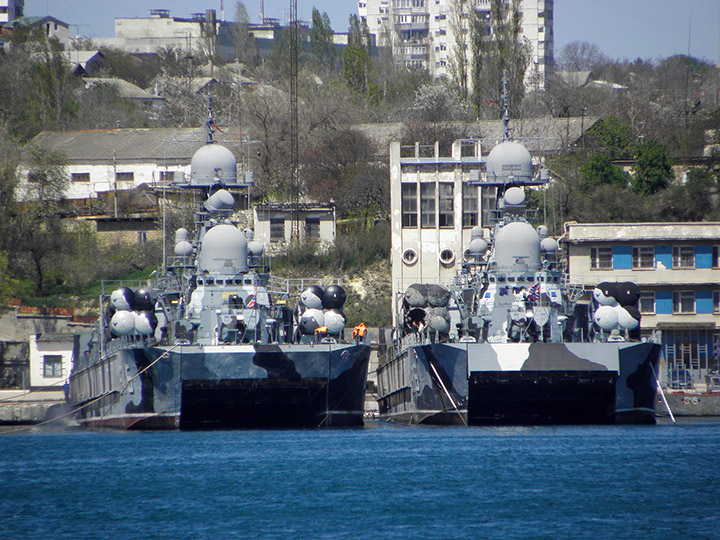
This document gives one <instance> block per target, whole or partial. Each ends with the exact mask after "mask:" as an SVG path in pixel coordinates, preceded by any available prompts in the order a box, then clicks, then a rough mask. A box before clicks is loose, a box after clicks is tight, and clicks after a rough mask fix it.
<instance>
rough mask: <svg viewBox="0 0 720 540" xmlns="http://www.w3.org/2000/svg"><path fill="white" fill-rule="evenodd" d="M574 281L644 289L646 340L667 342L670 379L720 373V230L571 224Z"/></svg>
mask: <svg viewBox="0 0 720 540" xmlns="http://www.w3.org/2000/svg"><path fill="white" fill-rule="evenodd" d="M563 244H564V247H565V249H566V256H567V263H568V272H569V274H570V280H571V281H573V282H577V283H582V284H584V285H585V286H586V287H587V288H592V287H593V286H594V285H596V284H599V283H602V282H603V281H608V282H624V281H631V282H634V283H637V284H638V285H639V287H640V294H641V296H640V312H641V315H642V322H641V326H642V329H643V334H644V335H645V336H649V335H650V334H652V333H655V334H656V336H659V337H661V338H662V344H663V360H664V362H665V370H666V371H665V375H667V374H668V373H670V372H671V371H677V370H685V369H687V370H689V371H690V372H691V374H692V376H693V380H694V381H695V382H696V383H702V381H704V377H705V375H707V374H708V372H709V371H712V370H717V369H718V368H720V223H705V222H702V223H568V224H566V227H565V236H564V239H563Z"/></svg>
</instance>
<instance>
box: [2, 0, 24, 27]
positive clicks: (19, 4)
mask: <svg viewBox="0 0 720 540" xmlns="http://www.w3.org/2000/svg"><path fill="white" fill-rule="evenodd" d="M24 8H25V0H0V24H4V23H7V22H10V21H14V20H15V19H19V18H20V17H22V16H23V15H24V13H23V10H24Z"/></svg>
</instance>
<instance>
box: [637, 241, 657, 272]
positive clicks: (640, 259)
mask: <svg viewBox="0 0 720 540" xmlns="http://www.w3.org/2000/svg"><path fill="white" fill-rule="evenodd" d="M632 267H633V268H655V248H654V247H652V246H644V247H634V248H633V249H632Z"/></svg>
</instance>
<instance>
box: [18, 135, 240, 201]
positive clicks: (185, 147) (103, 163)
mask: <svg viewBox="0 0 720 540" xmlns="http://www.w3.org/2000/svg"><path fill="white" fill-rule="evenodd" d="M226 138H227V140H228V141H240V140H242V133H241V132H240V130H238V129H236V128H228V129H226V130H225V134H224V135H223V134H219V133H216V136H215V139H216V140H217V142H219V143H221V144H224V145H225V146H227V147H228V148H229V149H230V150H231V151H233V150H234V151H235V153H236V154H237V155H240V154H241V153H242V152H241V151H240V148H239V146H238V145H237V144H233V143H232V142H227V143H224V139H226ZM205 139H206V134H205V128H163V129H149V128H144V129H142V128H138V129H107V130H86V131H43V132H42V133H40V134H39V135H37V136H36V137H35V138H34V139H33V143H34V144H37V145H39V146H41V147H46V148H50V149H52V150H54V151H57V152H61V153H62V154H63V155H64V156H65V158H66V159H67V172H68V175H69V177H70V186H69V188H68V191H67V192H66V194H65V197H66V198H67V199H70V200H78V201H83V200H85V201H86V200H90V199H97V198H99V197H101V196H102V194H108V193H112V192H114V191H122V190H130V189H135V188H137V187H139V186H141V185H143V184H145V185H155V184H162V183H167V182H170V181H175V182H181V181H182V180H183V178H185V176H188V175H189V174H190V162H191V160H192V157H193V154H194V153H195V152H196V151H197V150H198V148H200V147H201V146H203V145H204V144H205ZM18 175H19V180H20V183H19V186H18V194H19V196H20V197H21V198H32V195H31V193H32V174H30V173H29V172H28V165H27V163H23V164H21V166H20V167H19V171H18ZM26 194H27V195H26Z"/></svg>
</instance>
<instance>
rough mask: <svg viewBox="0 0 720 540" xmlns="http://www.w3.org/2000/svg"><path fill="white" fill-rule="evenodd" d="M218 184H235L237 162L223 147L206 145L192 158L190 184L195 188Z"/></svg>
mask: <svg viewBox="0 0 720 540" xmlns="http://www.w3.org/2000/svg"><path fill="white" fill-rule="evenodd" d="M218 182H222V183H224V184H237V160H236V159H235V156H234V155H233V153H232V152H231V151H230V150H228V149H227V148H225V147H224V146H222V145H219V144H206V145H205V146H203V147H202V148H200V149H199V150H198V151H197V152H195V155H193V157H192V161H191V162H190V183H191V184H193V185H196V186H211V185H213V184H216V183H218Z"/></svg>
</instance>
